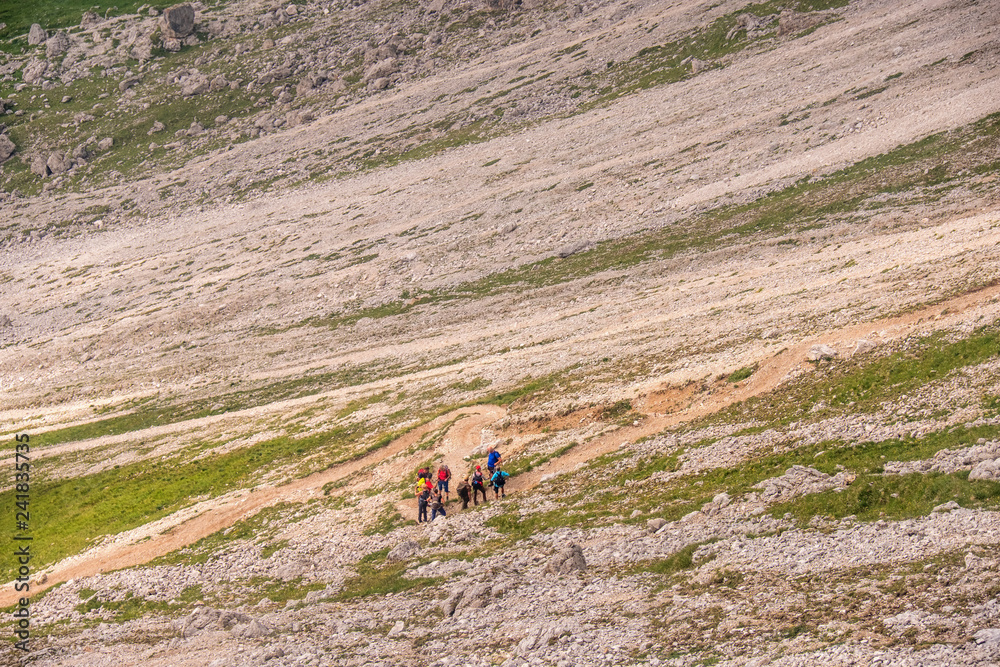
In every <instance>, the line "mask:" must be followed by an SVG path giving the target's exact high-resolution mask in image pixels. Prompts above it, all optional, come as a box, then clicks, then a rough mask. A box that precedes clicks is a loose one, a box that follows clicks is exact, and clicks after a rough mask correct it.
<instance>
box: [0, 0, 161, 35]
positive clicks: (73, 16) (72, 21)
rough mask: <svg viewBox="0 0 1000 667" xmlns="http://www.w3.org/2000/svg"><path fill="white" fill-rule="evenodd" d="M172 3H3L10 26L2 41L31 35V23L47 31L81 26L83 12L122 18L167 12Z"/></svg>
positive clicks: (3, 18)
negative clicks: (143, 11) (152, 10)
mask: <svg viewBox="0 0 1000 667" xmlns="http://www.w3.org/2000/svg"><path fill="white" fill-rule="evenodd" d="M172 4H174V3H173V2H142V1H141V0H132V1H131V2H129V1H128V0H124V1H120V0H115V1H114V2H108V1H107V0H31V2H4V3H3V4H0V23H6V24H7V27H6V28H4V29H3V30H0V40H9V39H11V38H13V37H14V36H15V35H23V34H26V33H27V32H28V29H29V28H30V27H31V24H32V23H38V24H40V25H41V26H42V27H44V28H46V29H47V30H50V31H51V30H56V29H58V28H68V27H70V26H74V25H78V24H79V23H80V17H81V16H83V12H85V11H92V12H94V13H95V14H99V15H100V16H105V15H107V16H120V15H122V14H134V13H135V12H136V10H137V9H138V8H139V7H141V6H147V7H155V8H156V9H161V10H162V9H165V8H167V7H170V6H171V5H172Z"/></svg>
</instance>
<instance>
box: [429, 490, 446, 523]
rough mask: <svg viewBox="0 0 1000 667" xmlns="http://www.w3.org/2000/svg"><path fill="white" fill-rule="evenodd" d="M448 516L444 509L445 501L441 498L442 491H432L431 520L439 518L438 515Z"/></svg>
mask: <svg viewBox="0 0 1000 667" xmlns="http://www.w3.org/2000/svg"><path fill="white" fill-rule="evenodd" d="M439 514H440V515H441V516H447V515H446V514H445V511H444V502H443V501H442V500H441V492H440V491H438V490H437V489H434V490H433V491H431V521H433V520H434V519H436V518H438V515H439Z"/></svg>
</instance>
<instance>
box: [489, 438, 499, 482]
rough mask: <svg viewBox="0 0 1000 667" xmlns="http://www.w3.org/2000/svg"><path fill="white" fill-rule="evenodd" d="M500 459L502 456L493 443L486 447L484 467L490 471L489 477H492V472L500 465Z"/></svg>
mask: <svg viewBox="0 0 1000 667" xmlns="http://www.w3.org/2000/svg"><path fill="white" fill-rule="evenodd" d="M502 460H503V456H501V455H500V452H498V451H497V450H496V448H495V447H494V446H493V445H490V446H489V447H487V448H486V469H487V470H489V471H490V479H492V478H493V472H494V471H495V470H496V469H497V468H498V467H499V466H500V463H501V461H502Z"/></svg>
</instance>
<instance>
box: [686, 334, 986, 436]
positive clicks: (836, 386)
mask: <svg viewBox="0 0 1000 667" xmlns="http://www.w3.org/2000/svg"><path fill="white" fill-rule="evenodd" d="M903 346H904V349H902V350H899V351H896V352H894V353H892V354H888V355H887V356H884V357H882V358H877V359H874V360H873V359H868V358H865V359H860V360H846V361H841V362H836V363H834V364H831V365H829V366H827V367H825V369H824V373H823V376H822V378H820V379H819V380H818V381H817V380H816V379H814V378H804V379H803V380H801V381H799V382H797V383H794V384H792V385H789V386H788V387H784V388H781V389H778V390H776V391H773V392H771V393H769V394H767V395H764V396H759V397H755V398H751V399H749V400H747V401H745V402H743V403H741V404H738V405H734V406H732V407H730V408H728V409H726V410H723V411H722V412H720V413H718V414H716V415H714V416H712V417H711V418H710V419H709V420H706V421H711V422H730V423H731V422H739V421H746V420H749V419H752V420H754V421H756V422H761V423H763V424H766V425H770V426H781V425H783V424H788V423H790V422H793V421H798V420H801V419H809V420H813V421H815V420H819V419H824V418H827V417H830V416H832V415H836V414H843V413H845V412H847V411H850V412H852V413H862V412H872V411H874V410H876V409H877V408H878V406H879V405H881V404H882V403H884V402H885V401H889V400H893V399H896V398H898V397H900V396H903V395H905V394H907V393H909V392H911V391H913V390H914V389H916V388H918V387H920V386H922V385H923V384H926V383H927V382H931V381H934V380H943V379H944V378H946V377H947V376H948V375H949V373H952V372H954V371H955V370H957V369H961V368H964V367H967V366H974V365H976V364H980V363H983V362H984V361H987V360H989V359H991V358H993V357H995V356H996V355H998V354H1000V329H998V328H997V327H994V326H990V327H984V328H980V329H978V330H976V331H975V332H973V333H972V335H970V336H968V337H967V338H963V339H960V340H956V341H949V340H947V339H946V338H945V337H944V336H943V335H941V334H934V335H931V336H927V337H924V338H919V339H909V340H907V341H905V342H904V343H903Z"/></svg>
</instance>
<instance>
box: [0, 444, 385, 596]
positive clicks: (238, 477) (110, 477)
mask: <svg viewBox="0 0 1000 667" xmlns="http://www.w3.org/2000/svg"><path fill="white" fill-rule="evenodd" d="M364 435H365V429H364V428H362V427H361V426H358V425H355V426H351V427H338V428H335V429H333V430H330V431H327V432H323V433H313V434H311V435H309V436H307V437H303V438H299V439H292V438H288V437H280V438H274V439H271V440H267V441H264V442H260V443H257V444H255V445H253V446H250V447H244V448H241V449H237V450H235V451H232V452H228V453H226V454H219V455H210V456H205V457H203V458H200V459H195V460H192V458H193V457H192V456H191V454H192V452H191V451H182V452H181V453H179V454H178V455H177V456H175V457H173V458H171V459H168V460H164V461H160V462H159V463H158V464H157V466H155V467H152V466H150V465H149V462H146V461H143V462H139V463H135V464H131V465H128V466H121V467H120V468H116V469H112V470H105V471H103V472H100V473H96V474H94V475H88V476H85V477H78V478H74V479H66V480H54V481H46V482H40V483H36V484H34V485H33V486H32V529H33V530H35V531H37V532H38V533H40V534H44V535H46V540H45V541H42V542H39V543H38V544H37V545H35V547H34V548H33V551H32V556H33V558H34V559H35V562H36V563H37V564H38V565H39V566H40V565H42V564H46V563H51V562H53V561H56V560H58V559H60V558H63V557H65V556H68V555H70V554H74V553H78V552H79V551H81V550H83V549H84V548H86V547H87V546H88V545H89V543H90V542H91V541H92V540H94V539H95V538H98V537H100V536H101V535H107V534H115V533H118V532H121V531H124V530H128V529H130V528H134V527H136V526H139V525H142V524H145V523H148V522H150V521H155V520H156V519H159V518H161V517H163V516H166V515H167V514H170V513H171V512H174V511H176V510H178V509H180V508H182V507H184V506H186V505H188V504H189V503H190V502H191V498H194V497H198V496H217V495H220V494H222V493H225V492H227V491H230V490H232V489H234V488H240V487H244V486H249V485H251V484H253V483H255V482H256V481H258V480H259V479H260V478H261V477H262V476H263V475H265V474H267V473H268V472H270V471H272V470H273V469H274V468H275V467H277V466H286V465H288V464H289V463H290V461H289V459H290V457H293V458H294V459H302V458H305V455H306V454H307V453H314V454H315V453H322V454H323V455H324V459H321V460H320V461H316V465H322V463H321V461H322V460H326V459H335V458H336V457H340V458H341V459H347V458H350V457H351V456H353V451H352V450H351V445H353V444H354V443H356V442H357V441H358V440H360V439H361V438H362V437H363V436H364ZM14 495H15V492H14V489H10V490H8V491H5V492H3V493H0V502H8V503H10V504H11V505H13V503H14ZM4 567H5V569H4V570H2V572H0V574H3V575H4V576H7V578H8V580H9V579H11V578H12V576H11V575H12V573H13V571H14V566H13V565H10V564H8V565H6V566H4Z"/></svg>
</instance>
